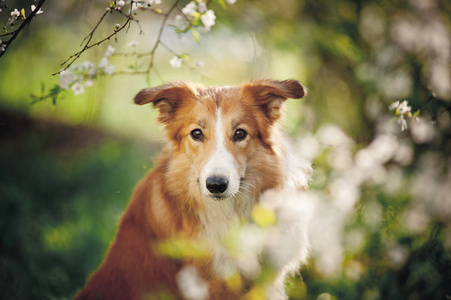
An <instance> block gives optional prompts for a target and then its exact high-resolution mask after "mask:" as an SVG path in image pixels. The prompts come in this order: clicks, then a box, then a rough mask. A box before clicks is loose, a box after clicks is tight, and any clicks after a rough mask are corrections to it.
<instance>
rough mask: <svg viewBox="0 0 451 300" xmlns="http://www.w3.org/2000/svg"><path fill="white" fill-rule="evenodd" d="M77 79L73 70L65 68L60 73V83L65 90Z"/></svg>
mask: <svg viewBox="0 0 451 300" xmlns="http://www.w3.org/2000/svg"><path fill="white" fill-rule="evenodd" d="M75 80H77V76H76V75H75V74H74V73H73V72H72V71H71V70H64V71H62V72H61V73H60V76H59V85H60V87H61V88H62V89H63V90H67V89H68V88H69V87H70V86H71V85H72V83H74V82H75Z"/></svg>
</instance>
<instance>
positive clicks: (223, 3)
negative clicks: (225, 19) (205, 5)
mask: <svg viewBox="0 0 451 300" xmlns="http://www.w3.org/2000/svg"><path fill="white" fill-rule="evenodd" d="M218 3H219V4H220V5H221V6H222V9H226V4H225V2H224V0H219V1H218Z"/></svg>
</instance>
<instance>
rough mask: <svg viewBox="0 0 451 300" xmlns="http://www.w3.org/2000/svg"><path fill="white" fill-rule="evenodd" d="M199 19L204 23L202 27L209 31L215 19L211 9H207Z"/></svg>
mask: <svg viewBox="0 0 451 300" xmlns="http://www.w3.org/2000/svg"><path fill="white" fill-rule="evenodd" d="M200 20H201V21H202V23H203V24H204V29H205V30H206V31H209V30H210V28H211V26H213V25H215V20H216V16H215V12H214V11H213V10H211V9H209V10H207V12H206V13H205V14H203V15H202V16H200Z"/></svg>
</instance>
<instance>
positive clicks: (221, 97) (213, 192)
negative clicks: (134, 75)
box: [135, 80, 306, 199]
mask: <svg viewBox="0 0 451 300" xmlns="http://www.w3.org/2000/svg"><path fill="white" fill-rule="evenodd" d="M305 94H306V89H305V88H304V87H303V86H302V85H301V84H300V83H299V82H297V81H295V80H286V81H275V80H255V81H251V82H249V83H246V84H243V85H241V86H234V87H202V86H198V85H193V84H190V83H187V82H183V81H178V82H171V83H168V84H165V85H162V86H159V87H155V88H149V89H144V90H142V91H141V92H139V93H138V94H137V95H136V97H135V103H137V104H139V105H142V104H146V103H152V104H153V105H154V107H156V108H158V109H159V118H158V120H159V122H160V123H162V124H163V125H164V126H165V128H166V131H167V134H168V138H169V140H170V141H171V142H172V144H173V153H176V154H177V155H178V156H182V157H183V158H186V159H185V161H186V162H187V163H188V164H190V166H189V169H190V170H192V176H191V177H195V178H192V182H195V183H196V184H197V185H198V187H199V190H200V192H201V193H202V194H203V195H204V196H207V197H210V198H213V199H223V198H227V197H230V196H233V195H236V194H237V193H239V192H240V190H241V189H247V190H259V191H262V190H265V189H268V188H274V187H277V186H279V185H280V184H281V183H280V182H279V181H280V180H281V179H279V178H278V177H277V176H271V175H274V174H275V173H277V172H278V171H279V168H280V166H279V164H280V162H279V161H278V159H277V157H276V156H275V153H274V149H273V146H274V145H273V139H272V137H271V135H272V134H273V131H274V130H273V129H274V128H275V126H276V124H277V123H278V122H279V121H280V119H281V117H282V115H283V112H282V107H283V103H284V101H285V100H286V99H287V98H293V99H299V98H302V97H304V96H305ZM184 167H185V168H186V166H180V168H181V169H183V168H184ZM279 177H280V176H279ZM188 180H189V179H188ZM180 184H189V183H183V182H180ZM251 192H252V191H251Z"/></svg>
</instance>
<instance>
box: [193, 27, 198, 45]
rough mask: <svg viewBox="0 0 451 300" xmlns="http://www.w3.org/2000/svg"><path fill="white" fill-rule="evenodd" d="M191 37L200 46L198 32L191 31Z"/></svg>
mask: <svg viewBox="0 0 451 300" xmlns="http://www.w3.org/2000/svg"><path fill="white" fill-rule="evenodd" d="M191 35H192V36H193V39H194V40H195V41H196V43H198V44H200V42H199V40H200V33H199V31H197V30H195V29H191Z"/></svg>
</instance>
